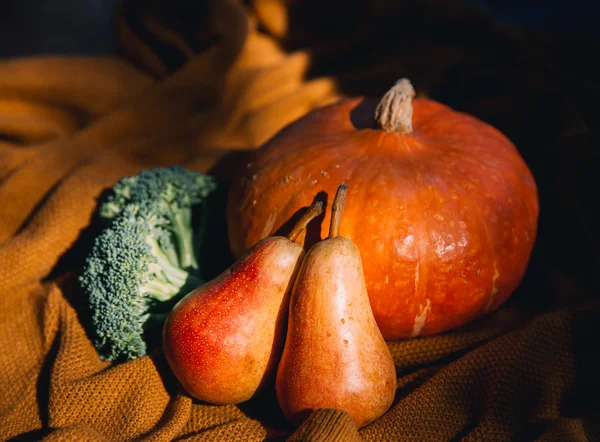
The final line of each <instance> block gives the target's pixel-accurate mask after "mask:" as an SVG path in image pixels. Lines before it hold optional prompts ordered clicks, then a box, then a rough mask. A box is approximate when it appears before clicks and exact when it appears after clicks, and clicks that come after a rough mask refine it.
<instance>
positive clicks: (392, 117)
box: [375, 78, 415, 135]
mask: <svg viewBox="0 0 600 442" xmlns="http://www.w3.org/2000/svg"><path fill="white" fill-rule="evenodd" d="M414 96H415V89H414V88H413V86H412V84H411V83H410V81H409V80H408V79H406V78H402V79H401V80H398V81H397V82H396V84H395V85H394V86H392V88H391V89H390V90H389V91H387V92H386V93H385V95H384V96H383V98H382V99H381V101H380V102H379V104H378V105H377V108H376V109H375V123H376V124H377V127H379V128H380V129H383V130H384V131H386V132H393V133H397V134H399V135H401V134H408V133H410V132H412V115H413V108H412V99H413V98H414Z"/></svg>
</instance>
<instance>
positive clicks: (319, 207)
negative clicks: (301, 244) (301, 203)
mask: <svg viewBox="0 0 600 442" xmlns="http://www.w3.org/2000/svg"><path fill="white" fill-rule="evenodd" d="M321 213H323V203H322V202H321V201H315V202H314V203H312V204H311V206H310V207H309V208H308V210H307V211H306V212H304V215H302V217H301V218H300V219H299V220H298V222H297V223H296V225H295V226H294V228H293V229H292V231H291V232H290V234H289V235H288V236H287V237H288V239H289V240H290V241H295V240H296V238H298V235H300V233H302V231H303V230H304V229H305V228H306V226H307V225H308V223H309V222H311V221H312V220H313V219H315V218H316V217H317V216H319V215H320V214H321Z"/></svg>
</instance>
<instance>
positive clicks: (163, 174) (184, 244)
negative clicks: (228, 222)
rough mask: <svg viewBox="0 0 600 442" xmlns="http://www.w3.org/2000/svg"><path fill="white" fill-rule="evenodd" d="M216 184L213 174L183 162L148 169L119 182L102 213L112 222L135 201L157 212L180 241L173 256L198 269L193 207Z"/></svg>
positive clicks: (185, 264) (164, 224)
mask: <svg viewBox="0 0 600 442" xmlns="http://www.w3.org/2000/svg"><path fill="white" fill-rule="evenodd" d="M216 187H217V185H216V182H215V180H214V179H213V178H212V177H211V176H209V175H204V174H201V173H197V172H193V171H190V170H187V169H185V168H183V167H180V166H173V167H168V168H155V169H147V170H144V171H142V172H140V173H139V174H137V175H134V176H131V177H125V178H123V179H121V180H120V181H119V182H118V183H117V184H115V186H114V187H113V188H112V190H111V193H110V194H109V195H108V196H107V198H106V200H105V201H104V203H103V204H102V205H101V206H100V216H101V217H102V218H104V219H105V220H106V221H108V222H109V223H110V222H111V221H112V220H114V219H115V217H117V216H118V215H119V214H120V213H121V212H122V211H123V209H124V208H125V207H126V206H128V205H131V204H134V205H136V206H139V207H140V208H143V209H146V210H148V211H150V212H152V213H155V214H156V215H157V217H158V221H157V222H158V223H159V224H160V225H162V226H163V227H164V228H166V229H169V230H170V231H171V233H172V237H173V240H174V242H175V244H176V250H171V251H170V252H172V253H170V255H169V260H170V261H171V262H172V263H173V264H175V265H178V266H180V267H182V268H190V267H191V268H194V269H197V268H198V261H197V259H196V256H195V254H194V241H195V239H194V236H193V230H192V228H191V220H192V211H191V208H192V207H193V206H196V205H198V204H200V203H202V202H203V201H204V199H205V198H206V197H207V196H208V195H209V194H210V193H211V192H212V191H213V190H215V188H216ZM148 206H152V207H148ZM202 213H203V214H205V212H202ZM204 221H205V220H201V221H200V225H204ZM175 252H176V253H175Z"/></svg>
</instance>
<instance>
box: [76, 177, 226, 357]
mask: <svg viewBox="0 0 600 442" xmlns="http://www.w3.org/2000/svg"><path fill="white" fill-rule="evenodd" d="M215 188H216V183H215V181H214V180H213V179H212V177H209V176H206V175H202V174H199V173H196V172H191V171H188V170H186V169H183V168H180V167H177V168H175V167H174V168H169V169H150V170H147V171H144V172H141V173H140V174H139V175H136V176H133V177H127V178H124V179H122V180H121V181H119V183H117V185H116V186H115V187H114V188H113V189H112V191H111V193H110V195H109V196H108V198H107V199H106V200H105V202H104V203H103V204H102V205H101V206H100V211H101V216H102V217H103V218H104V219H105V220H108V221H109V224H108V225H107V226H106V227H105V228H104V230H102V232H101V233H100V234H99V236H98V237H97V238H96V240H95V242H94V245H93V247H92V251H91V253H90V255H89V256H88V258H87V260H86V265H85V267H84V269H83V272H82V275H81V276H80V282H81V286H82V288H83V289H84V291H85V293H86V294H87V296H88V302H89V308H90V311H91V322H92V326H93V334H94V340H95V342H94V344H95V345H96V348H97V349H98V352H99V354H100V356H101V358H102V359H104V360H108V361H122V360H129V359H134V358H137V357H140V356H143V355H145V354H146V353H147V351H148V348H149V347H150V346H152V345H153V344H154V343H158V342H159V341H160V330H161V328H162V324H163V322H164V320H165V319H166V316H167V315H168V313H169V312H170V311H171V309H172V308H173V306H174V305H175V303H176V302H177V301H178V300H179V299H180V298H181V297H182V296H184V295H185V294H187V293H188V292H189V291H190V290H192V289H194V288H196V287H198V286H199V285H201V284H202V283H203V281H202V280H201V278H200V274H199V269H198V265H197V260H196V257H195V253H194V245H193V242H192V238H193V236H194V230H193V229H192V211H191V210H192V208H193V207H194V206H197V205H199V204H201V203H202V202H203V201H204V199H205V197H206V196H208V194H209V193H210V192H212V190H214V189H215ZM203 212H205V210H204V211H203ZM196 233H197V232H196ZM184 243H185V245H182V244H184ZM182 252H183V253H182ZM186 259H187V260H186ZM186 263H190V264H189V265H185V264H186Z"/></svg>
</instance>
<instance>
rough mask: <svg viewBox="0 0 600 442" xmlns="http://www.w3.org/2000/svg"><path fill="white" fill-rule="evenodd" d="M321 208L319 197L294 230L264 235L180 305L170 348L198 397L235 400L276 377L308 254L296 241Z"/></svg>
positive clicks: (170, 324) (168, 330) (172, 320)
mask: <svg viewBox="0 0 600 442" xmlns="http://www.w3.org/2000/svg"><path fill="white" fill-rule="evenodd" d="M322 210H323V204H322V203H321V202H317V203H315V204H313V205H312V206H311V207H310V208H309V209H308V211H307V212H306V213H305V214H304V216H303V217H302V218H301V219H300V220H299V221H298V223H297V224H296V225H295V227H294V228H293V229H292V231H291V233H290V234H289V235H288V237H283V236H271V237H268V238H265V239H263V240H261V241H259V242H257V243H256V244H255V245H254V246H252V247H251V248H250V249H248V250H247V252H246V253H245V254H244V255H243V256H241V257H240V258H239V259H238V260H237V261H236V262H235V263H234V264H233V265H232V266H231V267H230V268H228V269H227V270H226V271H225V272H223V273H222V274H221V275H219V276H218V277H216V278H215V279H213V280H211V281H209V282H207V283H206V284H204V285H202V286H200V287H198V288H197V289H195V290H193V291H192V292H190V293H189V294H187V295H186V296H185V297H184V298H183V299H181V300H180V301H179V302H178V303H177V304H176V305H175V307H174V308H173V310H172V312H171V313H170V314H169V316H168V318H167V320H166V322H165V325H164V327H163V347H164V352H165V356H166V359H167V361H168V363H169V366H170V367H171V370H172V371H173V373H174V374H175V377H176V378H177V379H178V380H179V382H180V384H181V386H182V387H183V388H184V389H185V390H186V391H187V392H188V393H189V394H190V395H191V396H193V397H195V398H197V399H200V400H202V401H205V402H208V403H211V404H235V403H240V402H244V401H247V400H248V399H250V398H252V397H253V396H254V395H255V394H256V393H257V392H258V391H260V390H261V388H262V387H263V386H264V385H265V384H266V383H268V382H269V380H273V377H274V375H275V372H276V370H277V362H278V360H279V357H280V356H281V351H282V348H283V340H284V338H285V327H286V323H287V310H288V305H289V294H290V292H291V288H292V286H293V283H294V279H295V276H296V274H297V272H298V269H299V267H300V262H301V260H302V258H303V256H304V249H303V247H302V246H301V245H300V244H297V243H295V242H294V240H295V239H296V238H297V237H298V235H299V234H300V233H301V232H302V230H304V228H305V227H306V226H307V224H308V223H309V222H310V221H311V220H312V219H313V218H315V217H317V216H318V215H319V214H320V213H321V212H322Z"/></svg>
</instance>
